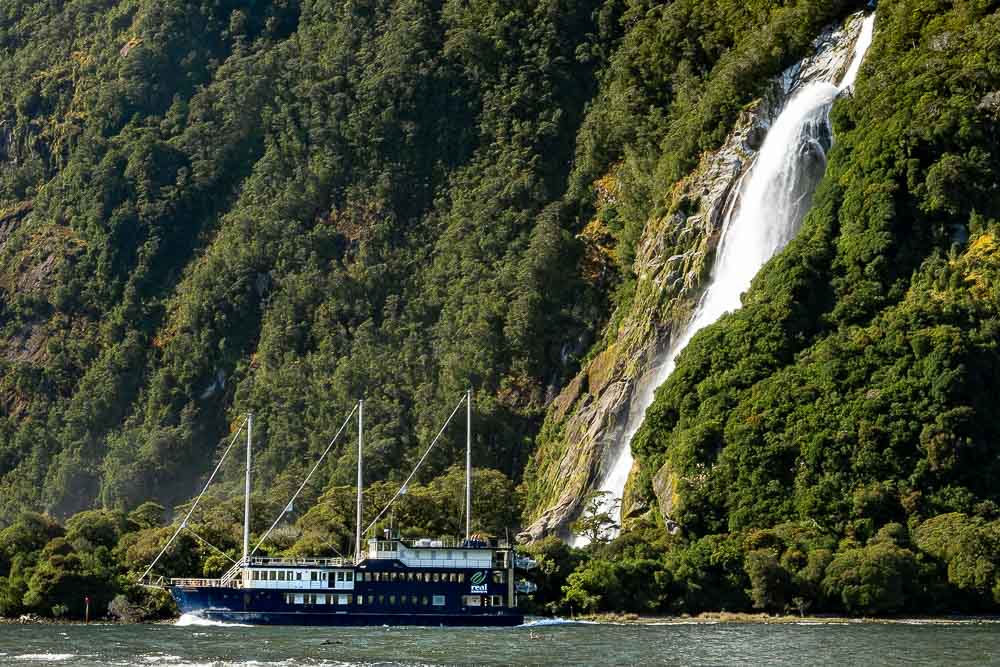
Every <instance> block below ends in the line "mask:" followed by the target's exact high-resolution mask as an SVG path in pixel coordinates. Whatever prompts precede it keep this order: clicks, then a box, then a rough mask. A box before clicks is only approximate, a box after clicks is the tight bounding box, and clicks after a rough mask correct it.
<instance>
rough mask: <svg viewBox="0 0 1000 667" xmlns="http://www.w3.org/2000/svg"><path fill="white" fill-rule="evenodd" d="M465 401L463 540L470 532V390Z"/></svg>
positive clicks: (467, 537) (468, 536)
mask: <svg viewBox="0 0 1000 667" xmlns="http://www.w3.org/2000/svg"><path fill="white" fill-rule="evenodd" d="M465 398H466V403H465V540H466V541H468V540H469V538H470V537H471V534H472V390H471V389H469V390H468V391H467V392H466V394H465Z"/></svg>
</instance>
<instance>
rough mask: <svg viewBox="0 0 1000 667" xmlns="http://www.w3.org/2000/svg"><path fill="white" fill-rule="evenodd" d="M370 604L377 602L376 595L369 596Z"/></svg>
mask: <svg viewBox="0 0 1000 667" xmlns="http://www.w3.org/2000/svg"><path fill="white" fill-rule="evenodd" d="M368 604H375V596H374V595H369V596H368Z"/></svg>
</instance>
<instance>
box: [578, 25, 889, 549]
mask: <svg viewBox="0 0 1000 667" xmlns="http://www.w3.org/2000/svg"><path fill="white" fill-rule="evenodd" d="M874 23H875V14H874V13H872V14H870V15H869V16H867V17H866V18H865V19H864V22H863V23H862V25H861V31H860V33H859V34H858V39H857V42H856V44H855V47H854V56H853V59H852V60H851V64H850V66H849V67H848V68H847V71H846V72H845V74H844V77H843V79H842V80H841V82H840V85H839V86H834V85H833V84H831V83H828V82H825V81H816V82H813V83H809V84H808V85H806V86H805V87H803V88H802V89H801V90H799V91H798V92H796V93H794V94H793V96H792V97H791V99H789V100H788V102H787V103H786V105H785V107H784V109H782V111H781V113H780V114H779V115H778V118H777V119H776V120H775V121H774V125H772V126H771V129H770V130H769V131H768V133H767V137H766V138H765V139H764V144H763V145H762V146H761V148H760V152H759V153H758V154H757V159H756V160H755V162H754V164H753V166H752V167H751V168H750V172H749V174H748V176H747V178H745V179H743V187H742V189H741V191H740V194H739V199H738V200H737V204H736V206H735V207H734V208H733V210H732V211H731V212H730V215H729V216H728V217H727V219H726V220H725V222H724V223H723V228H722V239H721V241H720V242H719V249H718V252H717V253H716V260H715V264H714V267H713V269H712V275H711V278H710V279H709V282H708V286H707V287H706V289H705V293H704V295H703V296H702V299H701V301H700V303H699V304H698V309H697V310H696V311H695V313H694V315H693V316H692V318H691V321H690V322H689V323H688V324H687V325H686V326H685V327H684V328H683V329H682V330H680V331H679V332H678V333H679V335H678V337H677V338H676V340H674V341H673V344H672V345H671V346H670V349H669V350H668V352H667V358H666V363H663V364H660V365H659V366H656V367H653V368H652V369H650V370H649V372H647V373H646V374H645V375H643V376H642V377H641V378H639V380H638V382H637V383H636V395H635V398H634V399H633V401H632V404H631V410H630V412H629V416H628V422H627V426H626V430H625V436H624V438H623V440H622V446H621V449H620V450H619V453H618V457H617V459H616V460H615V463H614V465H613V466H612V467H611V469H610V470H609V471H608V473H607V474H606V475H605V477H604V478H603V479H602V480H601V483H600V485H599V486H598V490H599V491H601V492H606V493H607V494H608V495H607V498H608V503H609V506H608V509H609V510H611V512H612V514H613V515H614V518H615V519H616V520H618V519H619V517H620V507H618V506H614V507H611V506H610V503H611V502H613V501H614V500H616V499H619V498H621V496H622V493H623V492H624V489H625V482H626V481H627V480H628V475H629V472H630V471H631V470H632V461H633V460H632V447H631V443H632V437H633V436H634V435H635V434H636V431H638V430H639V427H640V426H641V425H642V421H643V418H644V417H645V414H646V409H647V408H649V406H650V405H651V404H652V402H653V396H654V393H655V391H656V389H657V387H659V386H660V385H661V384H663V382H664V381H665V380H666V379H667V377H669V376H670V374H671V373H672V372H673V370H674V362H675V359H676V357H677V355H678V354H680V353H681V351H682V350H683V349H684V348H685V347H686V346H687V344H688V342H689V341H690V340H691V338H692V337H693V336H694V335H695V334H696V333H698V332H699V331H700V330H701V329H702V328H704V327H706V326H708V325H709V324H712V323H713V322H715V321H716V320H717V319H719V317H721V316H722V315H723V313H726V312H729V311H732V310H736V309H738V308H739V307H740V305H741V302H740V295H742V294H743V293H744V292H745V291H746V290H747V289H748V288H749V287H750V282H751V281H752V280H753V277H754V276H755V275H757V272H758V271H759V270H760V268H761V267H762V266H763V265H764V264H765V263H766V262H767V261H768V260H769V259H771V257H773V256H774V255H775V254H776V253H777V252H778V251H779V250H781V249H782V248H784V247H785V245H787V244H788V242H789V241H791V240H792V238H793V237H794V236H795V234H796V233H797V232H798V230H799V225H800V224H801V222H802V218H803V217H804V216H805V214H806V211H808V210H809V205H810V204H811V202H812V194H813V191H814V190H815V188H816V185H817V184H818V183H819V180H820V178H822V176H823V172H824V171H825V169H826V152H827V150H829V148H830V144H831V143H832V141H833V133H832V130H831V128H830V107H831V106H832V105H833V101H834V100H835V99H836V97H837V96H838V95H839V94H840V93H841V92H843V91H845V90H847V89H848V88H851V87H852V86H853V85H854V81H855V79H856V78H857V75H858V69H859V68H860V67H861V61H862V60H863V59H864V56H865V53H866V52H867V50H868V47H869V46H870V45H871V41H872V34H873V27H874ZM587 541H588V540H587V538H585V537H584V536H582V535H575V536H574V537H573V539H572V543H573V545H574V546H584V545H586V544H587Z"/></svg>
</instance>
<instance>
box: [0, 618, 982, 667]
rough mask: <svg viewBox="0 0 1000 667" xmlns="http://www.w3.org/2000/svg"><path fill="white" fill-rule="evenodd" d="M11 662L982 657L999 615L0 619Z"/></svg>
mask: <svg viewBox="0 0 1000 667" xmlns="http://www.w3.org/2000/svg"><path fill="white" fill-rule="evenodd" d="M0 664H17V665H36V666H37V665H40V664H54V665H155V664H162V665H176V666H182V665H220V666H222V665H254V666H260V667H267V666H271V665H288V666H291V665H306V666H316V667H318V666H321V665H329V666H331V667H340V666H344V667H346V666H353V665H377V666H380V667H382V666H385V667H389V666H395V665H546V666H549V667H551V666H554V665H616V666H617V665H720V664H727V665H760V664H772V665H865V666H871V665H915V664H925V665H986V664H1000V624H997V623H975V622H963V623H923V622H902V623H899V622H897V623H885V624H871V623H865V624H861V623H852V624H832V623H820V624H815V623H804V624H796V625H792V624H780V625H777V624H776V625H763V624H733V623H719V624H714V625H713V624H705V623H690V624H681V623H670V624H647V625H612V624H586V623H552V622H548V621H541V622H536V623H533V624H529V625H526V626H523V627H520V628H503V629H500V628H498V629H454V628H422V629H420V628H367V629H365V628H263V627H258V628H251V627H245V626H201V625H141V626H120V625H90V626H37V625H36V626H17V625H5V626H0Z"/></svg>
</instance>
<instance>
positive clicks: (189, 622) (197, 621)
mask: <svg viewBox="0 0 1000 667" xmlns="http://www.w3.org/2000/svg"><path fill="white" fill-rule="evenodd" d="M174 625H176V626H178V627H188V626H203V627H220V628H249V627H252V626H250V625H248V624H246V623H226V622H225V621H216V620H213V619H211V618H202V617H201V616H196V615H194V614H183V615H182V616H181V617H180V618H178V619H177V622H176V623H174Z"/></svg>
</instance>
